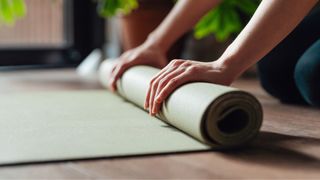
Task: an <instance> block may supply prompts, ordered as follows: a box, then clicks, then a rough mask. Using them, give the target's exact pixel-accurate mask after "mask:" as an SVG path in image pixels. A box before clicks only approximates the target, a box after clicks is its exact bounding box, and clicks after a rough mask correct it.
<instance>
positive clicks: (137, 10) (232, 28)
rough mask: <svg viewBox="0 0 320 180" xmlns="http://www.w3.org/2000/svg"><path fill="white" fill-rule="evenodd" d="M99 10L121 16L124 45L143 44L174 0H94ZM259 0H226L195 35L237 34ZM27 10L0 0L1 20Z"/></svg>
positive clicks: (15, 0) (17, 0)
mask: <svg viewBox="0 0 320 180" xmlns="http://www.w3.org/2000/svg"><path fill="white" fill-rule="evenodd" d="M95 1H96V2H97V3H98V7H97V9H98V13H99V14H100V15H101V16H103V17H106V18H109V17H113V16H117V15H118V16H117V17H118V18H119V20H120V24H121V26H122V28H121V38H122V44H123V49H124V50H127V49H131V48H133V47H136V46H138V45H140V44H141V43H142V42H143V41H144V40H145V39H146V38H147V36H148V34H149V33H150V32H151V31H153V30H154V29H155V28H156V27H157V26H158V25H159V24H160V23H161V21H162V20H163V19H164V17H165V16H166V15H167V14H168V13H169V11H170V10H171V8H172V7H173V5H174V1H175V0H95ZM259 2H260V0H241V1H239V0H224V1H222V2H221V3H220V5H218V6H217V7H216V8H214V9H213V10H211V11H210V12H208V13H207V14H206V15H205V16H204V17H203V18H202V19H201V20H200V21H199V22H198V23H197V24H196V26H195V28H194V37H195V38H196V39H202V38H204V37H207V36H209V35H214V37H215V39H216V40H217V41H218V42H225V41H226V40H228V39H229V38H230V37H231V38H232V36H233V35H236V34H237V33H238V32H240V30H241V29H242V27H243V26H244V24H245V21H246V19H248V18H247V17H250V16H251V15H252V14H253V13H254V11H255V10H256V8H257V6H258V4H259ZM25 14H26V5H25V2H24V0H0V24H1V23H5V24H14V22H15V20H17V19H19V18H21V17H23V16H24V15H25ZM183 41H184V38H182V40H180V41H179V42H178V43H176V44H175V45H174V46H173V48H172V49H171V52H170V53H169V54H170V55H169V58H176V57H179V54H180V53H181V51H182V48H183V44H184V42H183Z"/></svg>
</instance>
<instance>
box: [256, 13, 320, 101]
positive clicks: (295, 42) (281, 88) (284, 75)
mask: <svg viewBox="0 0 320 180" xmlns="http://www.w3.org/2000/svg"><path fill="white" fill-rule="evenodd" d="M319 16H320V9H318V10H315V11H313V12H312V13H310V14H309V15H308V16H307V17H306V18H305V19H304V20H303V21H302V22H301V23H300V25H299V26H298V27H297V28H296V29H295V30H294V31H293V32H292V33H290V35H289V36H288V37H287V38H285V39H284V40H283V41H282V42H281V43H280V44H279V45H278V46H277V47H276V48H274V49H273V50H272V51H271V52H270V53H269V54H268V55H267V56H265V57H264V58H263V59H262V60H261V61H260V62H259V63H258V72H259V77H260V81H261V85H262V87H263V88H264V89H265V90H266V91H267V92H268V93H270V94H271V95H273V96H274V97H276V98H278V99H280V101H282V102H285V103H303V104H305V103H306V102H305V100H304V98H303V97H302V96H301V94H300V92H299V90H298V88H297V87H296V84H295V80H294V69H295V66H296V63H297V62H298V60H299V58H300V57H301V55H302V54H303V53H304V52H305V51H306V50H307V49H308V48H309V47H310V46H311V45H312V44H313V43H314V42H315V41H316V40H318V39H319V38H320V18H318V17H319Z"/></svg>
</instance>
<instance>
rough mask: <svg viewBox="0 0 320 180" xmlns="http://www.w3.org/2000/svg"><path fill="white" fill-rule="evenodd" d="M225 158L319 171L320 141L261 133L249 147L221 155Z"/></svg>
mask: <svg viewBox="0 0 320 180" xmlns="http://www.w3.org/2000/svg"><path fill="white" fill-rule="evenodd" d="M222 154H223V156H225V157H226V158H232V159H233V160H239V161H245V162H249V163H253V164H259V165H264V166H272V167H279V168H281V167H282V168H299V169H300V170H301V169H309V170H314V169H317V170H319V169H320V139H317V138H310V137H297V136H290V135H284V134H278V133H273V132H261V133H260V135H259V136H258V137H257V138H256V140H255V141H254V142H253V143H252V145H250V146H249V147H246V148H243V149H240V150H231V151H227V152H223V153H222Z"/></svg>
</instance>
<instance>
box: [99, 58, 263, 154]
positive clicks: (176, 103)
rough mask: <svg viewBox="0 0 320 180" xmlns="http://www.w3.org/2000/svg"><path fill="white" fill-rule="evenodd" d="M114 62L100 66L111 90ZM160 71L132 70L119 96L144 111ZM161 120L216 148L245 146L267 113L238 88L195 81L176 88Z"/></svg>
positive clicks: (125, 76) (120, 86)
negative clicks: (155, 78)
mask: <svg viewBox="0 0 320 180" xmlns="http://www.w3.org/2000/svg"><path fill="white" fill-rule="evenodd" d="M113 64H114V61H112V60H106V61H104V62H103V63H102V65H101V67H100V81H101V83H102V84H103V85H104V86H105V87H107V85H108V79H109V78H108V76H109V75H110V72H111V70H112V67H113ZM159 71H160V70H159V69H156V68H153V67H149V66H135V67H132V68H130V69H128V70H127V71H126V72H125V73H124V74H123V76H122V77H121V78H120V79H119V80H118V82H117V91H118V94H119V95H120V96H121V97H123V98H124V99H126V100H128V101H130V102H132V103H134V104H135V105H137V106H139V107H141V108H143V105H144V100H145V97H146V93H147V89H148V86H149V82H150V80H151V78H152V77H153V76H154V75H156V73H158V72H159ZM157 117H158V118H159V119H160V120H162V121H164V122H166V123H167V124H170V125H172V126H174V127H176V128H177V129H179V130H181V131H183V132H185V133H186V134H188V135H190V136H191V137H193V138H195V139H197V140H198V141H200V142H202V143H205V144H207V145H209V146H211V147H212V148H216V149H217V148H229V147H235V146H239V145H243V144H245V143H247V142H249V141H250V140H252V139H253V138H254V137H255V136H256V135H257V134H258V132H259V130H260V127H261V124H262V119H263V113H262V107H261V105H260V103H259V101H258V100H257V99H256V98H255V97H254V96H253V95H251V94H249V93H247V92H244V91H241V90H239V89H236V88H232V87H227V86H221V85H216V84H212V83H205V82H193V83H188V84H185V85H183V86H181V87H179V88H178V89H176V90H175V91H174V92H173V93H172V94H171V95H170V96H169V97H168V98H167V100H165V102H164V103H163V105H162V108H161V111H160V113H159V115H158V116H157Z"/></svg>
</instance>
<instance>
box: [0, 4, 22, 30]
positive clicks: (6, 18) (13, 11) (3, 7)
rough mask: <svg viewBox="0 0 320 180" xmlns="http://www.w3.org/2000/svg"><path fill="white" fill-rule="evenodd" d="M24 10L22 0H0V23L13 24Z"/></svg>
mask: <svg viewBox="0 0 320 180" xmlns="http://www.w3.org/2000/svg"><path fill="white" fill-rule="evenodd" d="M26 11H27V9H26V4H25V1H24V0H0V24H5V25H13V24H14V23H15V21H16V20H17V19H19V18H22V17H24V16H25V15H26Z"/></svg>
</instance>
